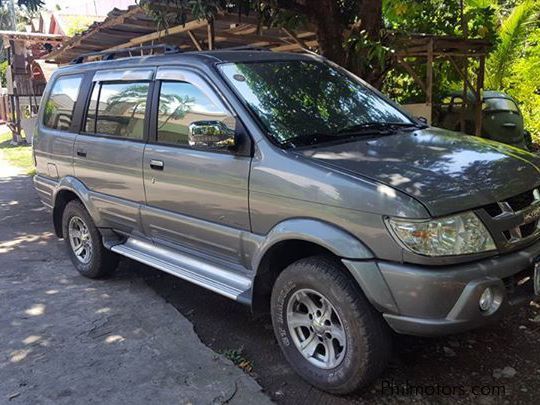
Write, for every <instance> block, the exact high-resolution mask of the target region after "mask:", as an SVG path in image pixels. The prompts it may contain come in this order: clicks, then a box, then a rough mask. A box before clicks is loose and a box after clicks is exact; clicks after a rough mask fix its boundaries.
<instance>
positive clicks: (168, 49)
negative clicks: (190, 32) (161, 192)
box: [71, 44, 182, 65]
mask: <svg viewBox="0 0 540 405" xmlns="http://www.w3.org/2000/svg"><path fill="white" fill-rule="evenodd" d="M154 49H162V50H163V54H171V53H180V52H182V51H181V50H180V48H178V47H177V46H174V45H164V44H158V45H145V46H136V47H133V48H122V49H115V50H112V51H100V52H89V53H83V54H81V55H79V56H77V57H76V58H75V59H73V60H72V61H71V64H72V65H76V64H79V63H83V62H84V59H85V58H88V57H90V56H101V60H113V59H116V56H117V55H119V54H120V55H121V54H126V53H130V54H131V52H141V51H145V50H154ZM130 56H131V55H130Z"/></svg>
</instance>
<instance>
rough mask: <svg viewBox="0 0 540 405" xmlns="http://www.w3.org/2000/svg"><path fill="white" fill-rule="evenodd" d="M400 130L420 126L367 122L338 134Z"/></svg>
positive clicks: (408, 123)
mask: <svg viewBox="0 0 540 405" xmlns="http://www.w3.org/2000/svg"><path fill="white" fill-rule="evenodd" d="M400 128H419V125H417V124H415V123H412V122H366V123H363V124H355V125H350V126H348V127H345V128H341V129H340V130H339V131H338V132H337V133H338V134H350V133H357V134H363V133H373V132H375V133H393V132H395V131H396V130H398V129H400Z"/></svg>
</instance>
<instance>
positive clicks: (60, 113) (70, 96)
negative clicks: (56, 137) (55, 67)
mask: <svg viewBox="0 0 540 405" xmlns="http://www.w3.org/2000/svg"><path fill="white" fill-rule="evenodd" d="M81 82H82V77H81V76H64V77H59V78H58V79H57V80H56V81H55V82H54V84H53V87H52V89H51V92H50V94H49V99H48V100H47V101H46V103H45V111H44V113H43V125H44V126H46V127H47V128H51V129H56V130H59V131H69V130H70V129H71V122H72V119H73V110H74V109H75V104H76V102H77V97H78V96H79V89H80V86H81Z"/></svg>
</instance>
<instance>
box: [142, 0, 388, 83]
mask: <svg viewBox="0 0 540 405" xmlns="http://www.w3.org/2000/svg"><path fill="white" fill-rule="evenodd" d="M139 4H140V5H141V6H142V7H144V8H145V9H146V10H148V12H149V13H150V14H151V15H152V16H153V17H154V19H155V20H156V21H157V22H158V24H159V25H161V26H164V27H167V26H170V25H172V24H182V23H185V22H186V20H187V17H188V14H191V15H193V16H194V17H195V18H200V19H212V18H214V17H215V16H216V14H217V12H218V10H220V9H221V10H227V11H229V12H236V13H239V14H248V13H255V14H256V15H257V16H258V17H259V19H261V20H263V21H265V22H266V23H269V24H274V25H280V26H285V27H292V28H297V27H298V26H299V25H302V24H306V23H310V24H311V25H312V26H314V27H315V30H316V34H317V39H318V42H319V51H320V53H321V54H322V55H323V56H326V57H327V58H329V59H331V60H333V61H334V62H336V63H337V64H339V65H342V66H345V67H348V68H350V69H351V70H353V71H355V72H356V73H358V74H360V75H362V76H363V77H364V78H366V75H368V76H369V75H370V74H371V75H372V76H373V74H372V73H373V72H370V71H368V70H366V71H362V68H363V65H359V64H357V63H356V64H355V58H354V57H353V53H355V52H356V53H358V51H359V48H357V47H355V46H351V43H349V46H346V44H347V43H348V41H352V44H353V45H354V44H355V43H356V42H355V39H354V38H361V39H362V40H366V39H367V40H369V41H379V39H380V34H381V29H382V27H383V19H382V0H342V1H336V0H261V1H256V0H237V1H231V0H139ZM164 6H165V7H164ZM171 10H173V11H171ZM356 59H357V58H356Z"/></svg>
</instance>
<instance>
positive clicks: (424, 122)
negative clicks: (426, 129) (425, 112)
mask: <svg viewBox="0 0 540 405" xmlns="http://www.w3.org/2000/svg"><path fill="white" fill-rule="evenodd" d="M416 119H417V120H418V121H420V122H421V123H422V124H426V125H428V120H427V118H426V117H416Z"/></svg>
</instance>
